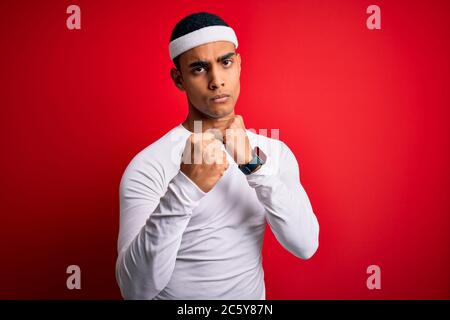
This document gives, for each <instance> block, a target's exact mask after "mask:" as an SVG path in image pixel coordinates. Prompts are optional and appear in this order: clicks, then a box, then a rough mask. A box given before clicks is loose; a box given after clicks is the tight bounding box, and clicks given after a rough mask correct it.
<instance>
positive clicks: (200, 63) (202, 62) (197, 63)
mask: <svg viewBox="0 0 450 320" xmlns="http://www.w3.org/2000/svg"><path fill="white" fill-rule="evenodd" d="M235 54H236V52H228V53H227V54H224V55H223V56H221V57H219V58H217V62H222V61H223V60H226V59H228V58H230V57H232V56H234V55H235ZM208 66H209V62H208V61H205V60H197V61H194V62H192V63H190V64H189V66H188V67H189V68H194V67H208Z"/></svg>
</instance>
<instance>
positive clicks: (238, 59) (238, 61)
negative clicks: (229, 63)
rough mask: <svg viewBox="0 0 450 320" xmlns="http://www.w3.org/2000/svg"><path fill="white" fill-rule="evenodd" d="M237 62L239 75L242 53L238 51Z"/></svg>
mask: <svg viewBox="0 0 450 320" xmlns="http://www.w3.org/2000/svg"><path fill="white" fill-rule="evenodd" d="M236 58H237V63H238V67H239V76H240V75H241V55H240V54H239V53H236Z"/></svg>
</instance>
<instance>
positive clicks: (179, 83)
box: [170, 68, 185, 91]
mask: <svg viewBox="0 0 450 320" xmlns="http://www.w3.org/2000/svg"><path fill="white" fill-rule="evenodd" d="M170 77H171V78H172V80H173V83H174V84H175V86H176V87H177V88H178V89H179V90H180V91H185V90H184V87H183V77H182V76H181V72H180V71H179V70H177V69H176V68H172V69H170Z"/></svg>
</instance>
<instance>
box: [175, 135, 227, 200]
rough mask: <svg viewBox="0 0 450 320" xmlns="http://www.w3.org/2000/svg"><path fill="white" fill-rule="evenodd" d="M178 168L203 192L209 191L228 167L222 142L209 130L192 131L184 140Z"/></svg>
mask: <svg viewBox="0 0 450 320" xmlns="http://www.w3.org/2000/svg"><path fill="white" fill-rule="evenodd" d="M180 169H181V171H182V172H183V173H184V174H185V175H186V176H188V177H189V179H191V180H192V181H193V182H194V183H195V184H196V185H197V186H198V187H199V188H200V189H201V190H202V191H203V192H208V191H210V190H211V189H212V188H213V187H214V186H215V185H216V183H217V182H218V181H219V179H220V178H221V177H222V176H223V175H224V172H225V170H226V169H228V160H227V155H226V153H225V151H224V150H223V149H222V142H221V141H219V140H218V139H216V138H215V136H214V134H212V133H209V132H205V133H193V134H192V135H191V136H190V137H189V139H188V140H187V141H186V146H185V148H184V151H183V158H182V163H181V167H180Z"/></svg>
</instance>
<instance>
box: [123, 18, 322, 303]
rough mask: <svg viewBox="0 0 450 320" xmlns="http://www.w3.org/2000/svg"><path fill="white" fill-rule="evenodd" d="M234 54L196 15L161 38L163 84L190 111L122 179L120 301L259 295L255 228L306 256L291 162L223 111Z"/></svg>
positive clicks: (231, 97)
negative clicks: (166, 61) (178, 93)
mask: <svg viewBox="0 0 450 320" xmlns="http://www.w3.org/2000/svg"><path fill="white" fill-rule="evenodd" d="M237 47H238V42H237V38H236V35H235V33H234V31H233V29H232V28H231V27H229V26H228V25H227V24H226V23H225V22H224V21H223V20H222V19H221V18H219V17H218V16H216V15H213V14H209V13H205V12H202V13H196V14H192V15H189V16H187V17H185V18H184V19H182V20H181V21H180V22H179V23H178V24H177V25H176V26H175V28H174V30H173V32H172V36H171V41H170V44H169V52H170V56H171V58H172V60H173V61H174V63H175V66H176V69H175V68H173V69H172V70H171V77H172V79H173V81H174V83H175V85H176V86H177V87H178V88H179V89H180V90H182V91H183V92H186V96H187V102H188V106H189V113H188V116H187V118H186V120H185V121H184V122H183V123H182V124H180V125H178V126H176V127H175V128H173V129H172V130H170V131H169V132H168V133H167V134H165V135H164V136H163V137H161V138H160V139H159V140H158V141H156V142H154V143H153V144H151V145H150V146H148V147H147V148H145V149H144V150H143V151H141V152H140V153H139V154H138V155H136V156H135V158H134V159H133V160H132V161H131V163H130V164H129V165H128V167H127V169H126V170H125V173H124V175H123V177H122V180H121V184H120V231H119V240H118V258H117V265H116V277H117V281H118V284H119V287H120V289H121V293H122V295H123V297H124V298H125V299H265V286H264V272H263V269H262V263H261V262H262V257H261V248H262V243H263V237H264V230H265V226H266V221H267V222H268V223H269V225H270V227H271V230H272V231H273V233H274V234H275V236H276V238H277V240H278V241H279V242H280V243H281V245H282V246H283V247H284V248H285V249H287V250H288V251H289V252H291V253H292V254H294V255H295V256H297V257H299V258H302V259H308V258H310V257H311V256H312V255H313V254H314V253H315V251H316V250H317V247H318V236H319V225H318V222H317V219H316V216H315V215H314V213H313V210H312V208H311V204H310V201H309V199H308V196H307V195H306V192H305V190H304V189H303V187H302V185H301V184H300V178H299V168H298V163H297V160H296V158H295V156H294V155H293V153H292V152H291V150H290V149H289V148H288V147H287V145H286V144H284V143H283V142H281V141H279V140H276V139H273V138H268V137H265V136H263V135H258V134H256V133H254V132H252V131H250V130H247V129H246V128H245V125H244V121H243V119H242V117H241V116H238V115H235V113H234V107H235V104H236V102H237V99H238V97H239V90H240V83H239V77H240V72H241V57H240V55H239V53H237V52H236V49H237Z"/></svg>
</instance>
